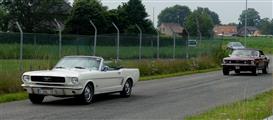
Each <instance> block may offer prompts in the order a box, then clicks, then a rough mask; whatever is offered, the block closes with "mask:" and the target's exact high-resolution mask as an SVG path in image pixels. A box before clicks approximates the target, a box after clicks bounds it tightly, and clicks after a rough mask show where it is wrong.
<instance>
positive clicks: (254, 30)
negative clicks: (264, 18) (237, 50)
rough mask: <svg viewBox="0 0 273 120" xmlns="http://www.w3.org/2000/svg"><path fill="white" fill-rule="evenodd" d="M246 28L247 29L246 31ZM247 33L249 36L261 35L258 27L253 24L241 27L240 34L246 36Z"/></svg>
mask: <svg viewBox="0 0 273 120" xmlns="http://www.w3.org/2000/svg"><path fill="white" fill-rule="evenodd" d="M245 30H246V32H245ZM245 33H246V34H247V36H260V35H261V33H260V31H259V30H258V28H256V27H253V26H247V27H246V29H245V27H241V28H240V29H239V31H238V35H239V36H245Z"/></svg>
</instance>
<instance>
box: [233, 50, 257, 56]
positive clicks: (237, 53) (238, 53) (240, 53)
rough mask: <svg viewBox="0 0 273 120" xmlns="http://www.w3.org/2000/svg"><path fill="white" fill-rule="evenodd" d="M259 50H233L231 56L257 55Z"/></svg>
mask: <svg viewBox="0 0 273 120" xmlns="http://www.w3.org/2000/svg"><path fill="white" fill-rule="evenodd" d="M258 55H259V52H258V51H256V50H234V51H233V52H232V54H231V56H239V57H257V56H258Z"/></svg>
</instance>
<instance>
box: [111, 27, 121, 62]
mask: <svg viewBox="0 0 273 120" xmlns="http://www.w3.org/2000/svg"><path fill="white" fill-rule="evenodd" d="M112 24H113V26H114V27H115V28H116V30H117V61H119V33H120V31H119V29H118V27H117V25H116V24H115V23H114V22H112Z"/></svg>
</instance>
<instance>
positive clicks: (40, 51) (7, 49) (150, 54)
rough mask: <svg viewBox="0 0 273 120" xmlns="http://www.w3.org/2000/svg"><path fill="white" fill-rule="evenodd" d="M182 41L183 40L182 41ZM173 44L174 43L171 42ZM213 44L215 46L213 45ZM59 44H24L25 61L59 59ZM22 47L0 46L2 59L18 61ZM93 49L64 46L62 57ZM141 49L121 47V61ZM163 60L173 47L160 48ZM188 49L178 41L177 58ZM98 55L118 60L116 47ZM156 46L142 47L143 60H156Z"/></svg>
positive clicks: (207, 47) (208, 44) (203, 49)
mask: <svg viewBox="0 0 273 120" xmlns="http://www.w3.org/2000/svg"><path fill="white" fill-rule="evenodd" d="M180 41H181V40H180ZM170 42H171V43H172V41H170ZM212 43H213V44H212ZM220 44H221V41H208V40H204V41H202V44H200V45H199V46H198V47H191V48H190V49H189V51H190V52H189V56H190V57H196V56H198V55H200V54H208V53H211V51H212V50H213V48H215V47H217V46H220ZM58 50H59V48H58V44H54V45H49V44H30V43H28V44H24V52H23V54H24V58H25V59H52V58H55V59H57V58H58V53H59V52H58ZM19 51H20V46H19V44H12V43H9V44H7V43H6V44H0V59H17V58H19V53H20V52H19ZM92 52H93V48H92V47H90V45H88V44H84V45H80V46H77V45H75V44H73V43H71V44H64V45H63V46H62V55H63V56H65V55H78V54H79V55H91V54H92ZM138 52H139V47H138V46H137V45H136V46H122V45H121V46H120V58H121V59H137V58H138V55H139V53H138ZM159 53H160V57H161V58H172V56H173V46H172V45H169V46H163V45H162V46H160V51H159ZM186 53H187V47H186V46H185V45H183V44H182V43H181V42H180V43H179V40H177V45H176V57H177V58H185V57H186ZM96 55H97V56H103V57H104V58H105V59H115V58H116V46H115V45H113V46H97V48H96ZM155 57H156V46H153V47H151V46H144V45H143V46H142V58H155Z"/></svg>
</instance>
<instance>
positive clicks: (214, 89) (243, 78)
mask: <svg viewBox="0 0 273 120" xmlns="http://www.w3.org/2000/svg"><path fill="white" fill-rule="evenodd" d="M272 86H273V85H272V74H267V75H264V74H259V75H258V76H252V75H250V74H240V75H235V74H232V75H230V76H223V75H222V72H221V71H216V72H209V73H202V74H195V75H188V76H183V77H174V78H167V79H160V80H153V81H145V82H139V83H138V84H137V86H136V87H135V88H134V89H133V94H132V96H131V97H130V98H120V97H119V96H118V95H100V96H97V97H96V100H95V103H93V104H91V105H80V104H77V101H76V100H75V99H71V98H69V99H59V98H53V97H49V98H46V100H45V103H44V104H42V105H33V104H31V103H30V102H29V101H28V100H24V101H17V102H11V103H4V104H0V119H1V120H5V119H14V120H36V119H42V120H54V119H58V120H70V119H73V120H74V119H77V120H78V119H88V120H91V119H113V120H116V119H119V120H120V119H123V120H130V119H155V120H159V119H178V120H181V119H183V118H184V117H185V116H188V115H192V114H197V113H200V112H204V111H206V110H208V109H211V108H213V107H215V106H219V105H223V104H227V103H231V102H234V101H238V100H242V99H244V98H249V97H251V96H254V95H256V94H259V93H262V92H265V91H268V90H270V89H271V88H272Z"/></svg>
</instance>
